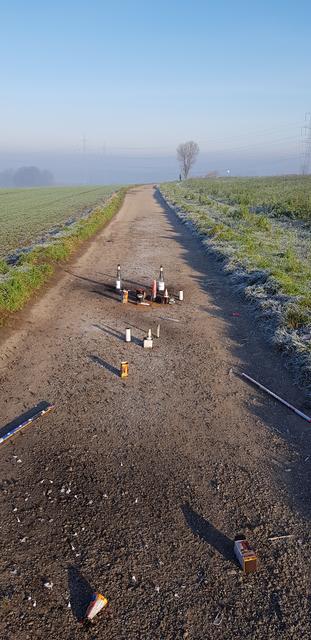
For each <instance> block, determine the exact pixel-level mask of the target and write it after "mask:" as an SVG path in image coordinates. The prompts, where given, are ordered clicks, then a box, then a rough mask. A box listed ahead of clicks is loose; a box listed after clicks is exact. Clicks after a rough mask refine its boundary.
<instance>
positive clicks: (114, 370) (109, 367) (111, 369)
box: [89, 355, 120, 378]
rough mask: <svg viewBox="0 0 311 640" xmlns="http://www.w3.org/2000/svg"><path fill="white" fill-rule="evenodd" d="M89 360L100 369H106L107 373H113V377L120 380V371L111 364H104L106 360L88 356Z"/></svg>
mask: <svg viewBox="0 0 311 640" xmlns="http://www.w3.org/2000/svg"><path fill="white" fill-rule="evenodd" d="M89 358H90V360H91V361H92V362H94V363H95V364H98V365H99V366H100V367H102V369H106V370H107V371H109V372H110V373H114V375H115V376H117V377H118V378H120V371H119V369H117V368H116V367H114V366H113V365H112V364H110V363H109V362H106V360H103V359H102V358H99V357H98V356H94V355H90V356H89Z"/></svg>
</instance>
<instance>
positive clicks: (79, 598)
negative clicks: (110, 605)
mask: <svg viewBox="0 0 311 640" xmlns="http://www.w3.org/2000/svg"><path fill="white" fill-rule="evenodd" d="M68 590H69V599H70V604H71V611H72V615H73V616H74V618H76V620H78V621H79V622H81V621H82V620H84V618H85V614H86V611H87V608H88V606H89V604H90V602H91V598H92V595H93V593H94V591H93V589H92V587H91V585H90V584H89V582H88V581H87V580H86V578H84V576H83V575H82V574H81V573H80V571H79V569H77V567H75V566H74V565H70V566H69V567H68Z"/></svg>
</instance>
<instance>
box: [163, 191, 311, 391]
mask: <svg viewBox="0 0 311 640" xmlns="http://www.w3.org/2000/svg"><path fill="white" fill-rule="evenodd" d="M255 181H256V188H255V190H257V188H258V187H257V185H258V180H257V179H255ZM221 182H223V181H221ZM228 182H231V183H232V180H230V181H228ZM214 183H218V181H217V180H209V179H206V180H203V179H201V180H188V181H185V182H182V183H177V182H176V183H166V184H162V185H161V187H160V189H161V192H162V194H163V196H164V197H165V198H166V200H167V201H168V202H169V203H170V204H171V205H173V206H174V208H175V210H176V211H177V213H178V215H179V216H180V217H181V218H182V219H183V220H184V221H189V222H191V223H192V225H194V227H195V229H196V230H197V232H198V233H199V234H200V236H201V237H202V238H203V241H204V243H205V244H206V245H207V246H208V247H210V248H211V249H213V250H214V251H217V253H218V254H221V255H222V256H223V257H224V258H225V269H226V271H228V272H230V274H231V276H232V277H233V278H234V280H235V283H236V285H237V286H239V287H240V288H241V290H243V291H244V293H245V295H246V296H247V297H248V298H249V299H251V300H252V301H253V302H256V303H257V305H258V307H260V309H261V311H262V312H263V313H264V314H265V316H266V317H269V318H270V319H271V320H273V333H274V340H275V342H277V343H278V344H279V345H280V346H284V345H285V343H286V348H287V349H288V350H294V351H295V350H296V351H297V350H298V351H300V353H301V354H304V355H306V356H307V358H308V359H309V356H311V339H310V338H311V226H310V225H309V223H306V222H302V221H301V220H299V221H297V220H291V219H289V218H284V216H283V217H282V218H281V219H279V218H278V217H275V216H273V215H271V211H270V212H269V213H263V212H262V211H260V209H257V208H254V207H251V206H250V205H249V204H248V205H247V204H245V203H243V204H242V203H241V204H237V203H233V204H232V203H230V204H229V202H228V201H226V202H224V201H223V199H222V200H221V201H220V200H217V198H216V194H215V189H214V188H213V187H212V191H213V194H211V193H209V191H210V188H211V187H210V186H209V185H210V184H211V185H213V184H214ZM247 183H249V184H251V179H247ZM220 190H222V187H220ZM218 195H219V193H218ZM222 195H223V190H222ZM310 382H311V360H310Z"/></svg>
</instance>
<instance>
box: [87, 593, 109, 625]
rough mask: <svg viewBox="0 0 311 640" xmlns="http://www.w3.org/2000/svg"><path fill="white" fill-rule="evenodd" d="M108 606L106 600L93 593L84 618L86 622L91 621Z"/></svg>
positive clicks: (99, 594)
mask: <svg viewBox="0 0 311 640" xmlns="http://www.w3.org/2000/svg"><path fill="white" fill-rule="evenodd" d="M107 605H108V600H107V598H105V596H102V595H101V593H93V595H92V599H91V602H90V604H89V606H88V608H87V611H86V614H85V617H86V619H87V620H93V618H95V616H96V615H97V614H98V613H99V612H100V611H101V610H102V609H105V607H107Z"/></svg>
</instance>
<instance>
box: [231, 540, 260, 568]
mask: <svg viewBox="0 0 311 640" xmlns="http://www.w3.org/2000/svg"><path fill="white" fill-rule="evenodd" d="M234 554H235V556H236V558H237V560H238V562H239V564H240V565H241V567H242V569H243V571H244V573H253V572H254V571H256V570H257V565H258V559H257V555H256V553H255V551H254V549H252V547H251V546H250V544H249V542H248V541H247V540H246V538H245V536H243V535H239V536H236V538H235V540H234Z"/></svg>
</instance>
